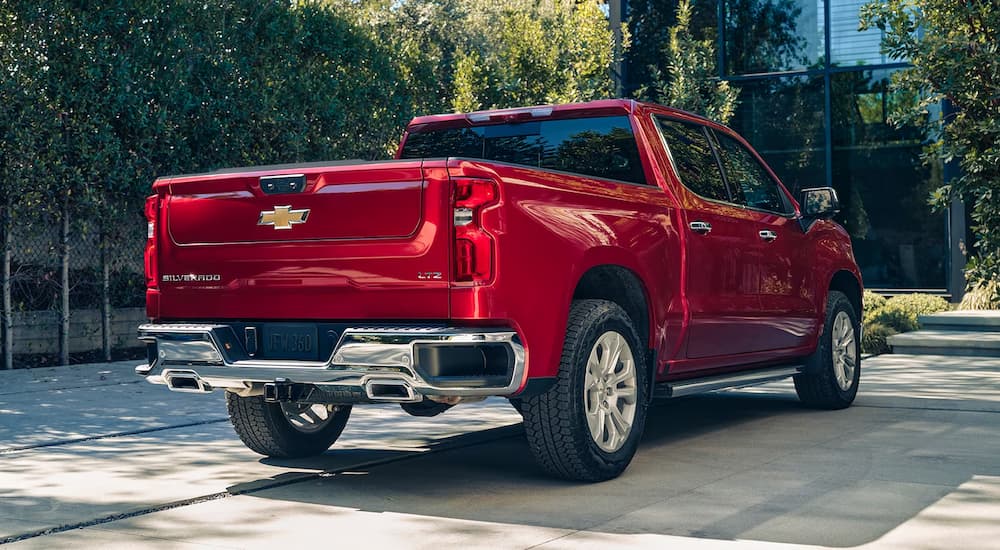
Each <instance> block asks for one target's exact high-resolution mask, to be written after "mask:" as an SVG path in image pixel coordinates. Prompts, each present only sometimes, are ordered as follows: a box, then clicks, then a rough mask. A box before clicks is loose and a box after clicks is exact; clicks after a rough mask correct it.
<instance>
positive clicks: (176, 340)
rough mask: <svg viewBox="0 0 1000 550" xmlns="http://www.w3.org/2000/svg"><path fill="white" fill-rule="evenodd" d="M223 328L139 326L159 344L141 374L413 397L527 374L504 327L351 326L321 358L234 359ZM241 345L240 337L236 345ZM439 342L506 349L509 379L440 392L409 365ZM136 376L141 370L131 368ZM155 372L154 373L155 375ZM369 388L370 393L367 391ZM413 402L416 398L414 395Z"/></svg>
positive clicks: (517, 381)
mask: <svg viewBox="0 0 1000 550" xmlns="http://www.w3.org/2000/svg"><path fill="white" fill-rule="evenodd" d="M222 330H231V329H230V327H229V326H228V325H221V324H202V325H199V324H171V323H164V324H144V325H141V326H140V327H139V339H140V340H143V341H145V342H149V343H152V342H155V343H156V344H157V356H158V357H157V360H156V362H155V364H154V365H153V366H152V367H151V368H149V369H148V370H146V369H142V370H145V371H146V374H147V375H149V376H147V380H149V381H150V382H152V383H154V384H164V383H166V382H167V380H166V379H165V374H167V373H168V372H169V371H171V370H172V369H173V370H174V371H176V370H178V369H181V370H183V371H185V374H188V373H190V374H193V375H194V376H196V377H197V379H198V380H201V381H204V383H206V384H208V385H209V386H211V387H213V388H233V389H245V388H246V387H247V385H248V384H254V383H266V382H273V381H274V380H275V378H286V379H289V380H290V381H292V382H296V383H310V384H316V385H347V386H355V387H359V388H361V387H365V386H366V383H367V382H368V380H369V379H371V378H372V377H377V379H378V380H379V381H382V380H392V381H393V382H392V383H394V384H397V385H406V386H407V387H409V388H411V389H412V391H413V392H415V393H416V394H418V395H444V396H470V397H471V396H490V395H510V394H513V393H514V392H516V391H517V390H518V389H519V388H520V387H521V385H522V383H523V382H524V379H525V377H526V374H527V373H526V364H525V363H526V361H525V352H524V346H523V345H522V344H521V343H520V340H519V338H518V336H517V333H516V332H514V331H511V330H503V329H486V328H484V329H475V328H470V329H466V328H455V327H356V328H349V329H347V330H345V331H344V332H343V334H342V335H341V337H340V340H339V341H338V342H337V344H336V345H335V346H334V351H333V353H332V355H331V357H330V358H329V359H328V360H326V361H295V360H287V361H285V360H282V361H275V360H262V359H252V358H251V359H244V360H238V361H237V360H233V359H232V357H231V356H230V354H227V353H225V352H224V351H223V346H221V345H220V342H219V337H218V334H217V331H222ZM237 341H238V340H237ZM441 342H455V343H484V344H487V343H488V344H505V345H507V346H508V347H509V349H510V351H511V352H512V353H513V356H514V368H513V375H512V376H511V379H510V382H509V383H508V384H507V385H505V386H502V387H463V386H460V387H450V386H449V387H441V386H435V385H433V384H432V383H430V382H428V381H426V380H424V379H423V378H422V377H421V376H420V375H419V373H417V371H416V369H415V368H414V358H415V357H416V346H417V345H420V344H435V343H441ZM136 371H137V373H140V374H141V373H142V372H141V370H140V369H138V368H137V369H136ZM156 372H159V375H157V374H155V373H156ZM366 391H367V389H366ZM414 398H416V397H414Z"/></svg>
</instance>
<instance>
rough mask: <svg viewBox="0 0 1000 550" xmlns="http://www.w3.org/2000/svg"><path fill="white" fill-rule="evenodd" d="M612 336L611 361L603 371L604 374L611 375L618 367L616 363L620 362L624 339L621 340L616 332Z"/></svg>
mask: <svg viewBox="0 0 1000 550" xmlns="http://www.w3.org/2000/svg"><path fill="white" fill-rule="evenodd" d="M612 334H614V338H613V339H612V344H611V345H612V349H611V354H610V355H611V360H610V361H608V364H607V366H606V368H605V370H604V372H605V373H607V374H612V373H614V372H615V368H617V367H618V362H619V361H621V358H622V348H623V347H624V346H625V339H624V338H622V337H621V335H620V334H618V333H617V332H615V333H612Z"/></svg>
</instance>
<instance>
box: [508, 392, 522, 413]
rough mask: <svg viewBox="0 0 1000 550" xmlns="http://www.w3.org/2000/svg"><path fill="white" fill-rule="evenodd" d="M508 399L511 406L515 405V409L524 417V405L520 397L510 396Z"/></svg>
mask: <svg viewBox="0 0 1000 550" xmlns="http://www.w3.org/2000/svg"><path fill="white" fill-rule="evenodd" d="M507 401H510V406H511V407H514V410H515V411H517V413H518V414H520V415H521V416H522V417H523V416H524V411H523V410H522V409H521V408H522V407H523V405H522V404H521V398H520V397H508V398H507Z"/></svg>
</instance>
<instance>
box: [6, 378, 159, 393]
mask: <svg viewBox="0 0 1000 550" xmlns="http://www.w3.org/2000/svg"><path fill="white" fill-rule="evenodd" d="M142 382H145V380H128V381H125V382H109V383H107V384H86V385H83V386H59V387H56V388H49V387H45V388H32V389H30V390H21V391H12V392H2V393H0V397H7V396H8V395H24V394H26V393H39V392H46V391H66V390H83V389H87V388H108V387H111V386H127V385H129V384H139V383H142Z"/></svg>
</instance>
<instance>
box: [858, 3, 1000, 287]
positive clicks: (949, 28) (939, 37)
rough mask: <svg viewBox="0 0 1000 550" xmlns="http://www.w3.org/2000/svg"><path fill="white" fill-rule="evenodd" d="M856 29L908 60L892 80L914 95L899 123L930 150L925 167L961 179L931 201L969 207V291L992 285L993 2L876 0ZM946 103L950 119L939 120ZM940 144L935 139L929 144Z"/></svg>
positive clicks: (998, 52) (996, 149) (995, 232)
mask: <svg viewBox="0 0 1000 550" xmlns="http://www.w3.org/2000/svg"><path fill="white" fill-rule="evenodd" d="M861 28H862V30H864V29H867V28H879V29H881V30H883V31H884V33H885V35H884V38H883V41H882V50H883V52H885V53H887V54H890V55H891V56H893V57H895V58H899V59H909V60H910V61H911V63H912V64H913V65H912V67H910V68H908V69H905V70H902V71H900V72H898V73H896V74H895V75H894V76H893V85H894V87H895V88H896V89H898V90H902V91H905V92H909V93H912V94H914V95H916V94H920V95H921V97H922V98H923V99H922V101H920V102H919V103H918V104H917V106H916V107H915V108H911V109H907V110H904V111H898V112H896V113H895V114H894V120H895V121H896V122H897V123H899V124H907V123H911V124H918V125H921V126H923V127H925V128H926V129H927V131H928V132H929V134H930V136H931V137H932V138H935V140H934V143H933V144H931V145H930V146H928V147H927V149H926V151H925V160H926V161H927V162H944V163H949V162H957V163H958V165H959V167H960V168H961V172H962V173H961V175H960V176H959V177H957V178H955V179H952V180H951V181H950V182H949V183H948V184H946V185H944V186H942V187H940V188H939V189H937V190H936V191H935V192H934V193H933V194H932V202H933V203H934V204H935V205H937V206H939V207H944V206H946V205H947V204H949V203H950V202H951V200H952V199H953V198H963V199H965V200H967V201H970V202H971V203H972V219H973V222H974V225H973V228H972V229H973V231H974V232H975V235H976V243H975V253H976V257H974V258H972V259H971V261H970V262H969V265H968V266H967V275H968V279H969V283H970V287H975V286H976V285H977V284H979V283H980V282H982V281H988V280H995V279H998V278H1000V43H998V42H997V40H996V37H997V35H998V34H1000V10H998V9H997V4H996V2H955V1H954V0H921V1H920V2H916V1H915V0H885V1H882V0H879V1H872V2H869V3H868V4H866V5H865V6H864V7H863V8H862V11H861ZM942 100H948V101H949V102H950V103H951V105H953V106H954V108H955V109H956V112H953V113H949V112H948V111H947V110H946V111H945V112H944V113H939V103H940V102H941V101H942ZM936 138H940V139H936Z"/></svg>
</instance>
